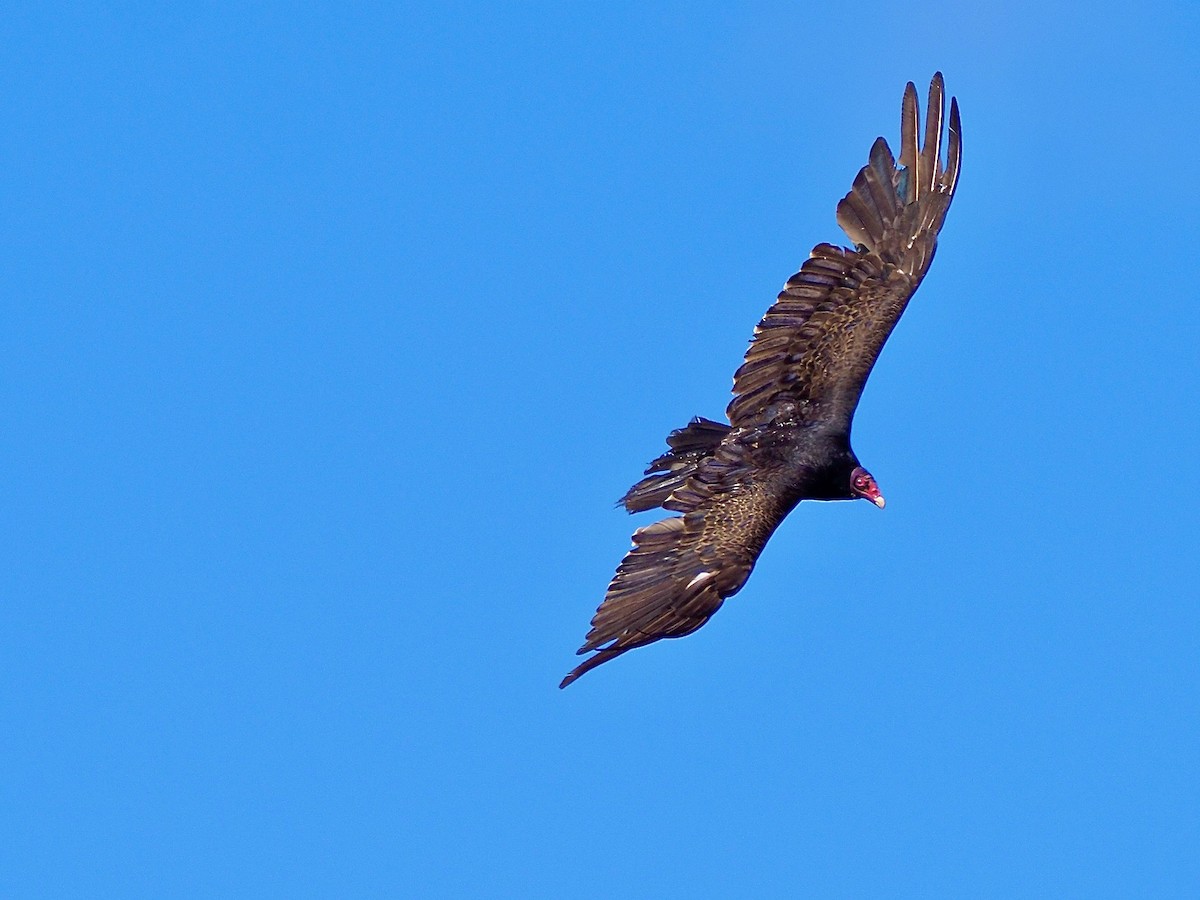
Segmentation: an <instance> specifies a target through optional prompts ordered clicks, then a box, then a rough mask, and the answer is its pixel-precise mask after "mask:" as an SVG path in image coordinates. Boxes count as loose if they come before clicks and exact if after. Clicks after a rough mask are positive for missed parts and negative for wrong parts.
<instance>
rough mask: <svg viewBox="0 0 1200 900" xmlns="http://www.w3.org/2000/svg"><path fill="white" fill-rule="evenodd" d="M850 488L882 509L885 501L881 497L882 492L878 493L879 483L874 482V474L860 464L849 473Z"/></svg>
mask: <svg viewBox="0 0 1200 900" xmlns="http://www.w3.org/2000/svg"><path fill="white" fill-rule="evenodd" d="M850 490H852V491H853V492H854V493H855V494H856V495H857V496H859V497H863V498H865V499H867V500H870V501H871V502H872V503H874V504H875V505H876V506H878V507H879V508H880V509H883V507H884V503H885V502H886V501H884V499H883V494H881V493H879V485H877V484H876V483H875V476H874V475H872V474H871V473H870V472H868V471H867V470H866V469H864V468H863V467H862V466H859V467H858V468H856V469H855V470H854V471H853V472H851V473H850Z"/></svg>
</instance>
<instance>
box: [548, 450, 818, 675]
mask: <svg viewBox="0 0 1200 900" xmlns="http://www.w3.org/2000/svg"><path fill="white" fill-rule="evenodd" d="M753 457H754V451H753V450H752V449H751V448H749V447H748V446H746V445H743V444H741V443H739V442H738V441H737V440H735V439H732V438H730V439H727V440H725V441H724V442H722V443H721V445H720V446H719V447H717V448H716V450H715V452H714V453H713V455H712V456H710V457H708V458H707V459H706V460H704V462H703V463H702V464H701V465H700V466H699V468H698V470H697V471H696V472H695V473H694V474H693V475H691V476H690V477H688V478H687V479H686V481H685V482H684V483H683V484H682V485H681V486H680V487H678V488H677V489H676V490H675V491H673V492H672V494H671V497H670V499H669V500H667V501H666V503H664V504H663V505H664V506H665V507H666V508H667V509H670V510H673V511H675V512H680V513H682V515H680V516H676V517H674V518H669V519H663V520H662V521H660V522H655V523H654V524H653V525H647V526H646V527H645V528H639V529H638V530H637V531H636V532H634V535H633V549H632V550H630V551H629V552H628V553H627V554H626V555H625V559H624V560H622V561H621V565H620V566H619V567H618V568H617V574H616V575H615V576H614V578H613V580H612V583H611V584H609V586H608V592H607V594H606V595H605V597H604V602H602V603H601V604H600V607H599V609H597V610H596V615H595V616H593V617H592V629H591V631H589V632H588V634H587V638H586V639H585V641H584V644H583V646H582V647H580V648H579V653H580V654H584V653H590V652H592V651H597V652H596V653H595V655H593V656H591V657H589V658H588V659H587V660H585V661H584V662H583V663H582V664H581V665H579V666H578V667H577V668H576V669H575V670H574V671H572V672H571V673H570V674H569V675H568V676H567V677H566V678H564V679H563V681H562V684H560V685H559V687H566V686H567V685H568V684H570V683H571V682H572V681H574V680H575V679H576V678H578V677H579V676H580V675H582V674H583V673H585V672H587V671H589V670H591V669H594V668H595V667H596V666H598V665H600V664H601V663H604V662H607V661H608V660H610V659H614V658H616V657H617V656H620V655H621V654H622V653H625V652H626V651H628V650H632V649H634V648H635V647H643V646H645V645H646V644H652V643H654V642H655V641H658V640H662V639H663V638H675V637H683V636H684V635H685V634H691V633H692V632H693V631H695V630H696V629H697V628H699V627H700V626H701V625H703V624H704V623H705V622H707V621H708V620H709V618H710V617H711V616H712V614H713V613H715V612H716V611H717V610H718V609H719V608H720V607H721V604H722V603H723V602H725V598H727V597H729V596H731V595H733V594H736V593H737V592H738V590H740V589H741V587H742V585H743V584H745V583H746V579H747V578H749V577H750V572H751V570H752V569H753V568H754V562H755V560H757V559H758V555H759V553H761V552H762V549H763V546H764V545H765V544H766V542H767V539H768V538H769V537H770V536H771V534H772V532H774V531H775V528H776V527H777V526H778V525H779V523H780V522H781V521H783V518H784V516H786V515H787V514H788V513H789V512H790V511H791V509H792V507H793V506H795V504H796V503H797V502H798V500H799V498H800V496H801V494H802V493H803V488H802V478H801V477H798V476H797V473H794V472H793V473H788V480H787V482H786V483H784V482H783V481H782V480H781V479H779V478H774V479H773V478H763V477H761V476H759V477H756V474H757V473H758V463H757V462H756V461H755V460H754V458H753Z"/></svg>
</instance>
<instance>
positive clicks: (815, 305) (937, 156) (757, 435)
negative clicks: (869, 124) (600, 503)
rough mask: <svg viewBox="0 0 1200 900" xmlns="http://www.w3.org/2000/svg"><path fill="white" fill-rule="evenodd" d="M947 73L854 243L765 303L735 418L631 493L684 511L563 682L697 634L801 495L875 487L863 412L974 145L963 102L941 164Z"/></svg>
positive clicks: (687, 433) (862, 210)
mask: <svg viewBox="0 0 1200 900" xmlns="http://www.w3.org/2000/svg"><path fill="white" fill-rule="evenodd" d="M944 106H945V100H944V88H943V85H942V75H941V73H940V72H939V73H938V74H936V75H934V77H933V82H932V83H931V84H930V86H929V107H928V111H927V112H928V119H927V121H926V123H925V134H924V141H923V143H920V144H919V143H918V137H917V135H918V131H919V129H920V121H919V116H918V110H917V91H916V88H915V87H914V86H913V84H912V82H909V84H908V86H907V87H906V88H905V91H904V100H903V103H902V104H901V118H900V159H899V164H898V165H897V161H896V160H895V159H894V158H893V157H892V152H891V150H890V149H889V148H888V145H887V141H885V140H884V139H883V138H879V139H878V140H876V141H875V144H874V146H872V147H871V154H870V161H869V162H868V164H867V165H866V166H865V167H864V168H863V169H862V171H860V172H859V173H858V177H857V178H855V179H854V187H853V189H852V190H851V191H850V193H849V194H847V195H846V197H845V199H843V200H842V201H841V202H840V203H839V204H838V208H837V220H838V225H840V226H841V227H842V230H843V231H845V232H846V234H847V235H849V237H850V239H851V240H852V241H853V242H854V244H855V247H854V249H845V248H842V247H835V246H833V245H832V244H818V245H817V246H816V247H815V248H813V251H812V255H811V256H810V258H809V259H808V260H807V261H806V262H805V263H804V265H803V266H802V267H801V268H800V271H799V272H797V273H796V274H795V275H793V276H792V277H791V278H789V279H788V282H787V285H786V286H785V287H784V289H783V292H782V293H781V294H780V295H779V297H778V299H777V300H776V301H775V305H774V306H772V307H771V308H770V309H769V310H767V314H766V315H765V316H764V317H763V319H762V321H761V322H760V323H759V324H758V327H757V328H755V329H754V338H753V340H752V341H751V342H750V348H749V350H748V351H747V352H746V359H745V362H743V363H742V366H741V368H739V369H738V370H737V372H736V374H735V375H734V378H733V400H732V401H731V402H730V404H729V406H728V408H727V410H726V414H727V415H728V417H729V422H730V424H728V425H726V424H724V423H722V422H713V421H711V420H709V419H701V418H697V419H693V420H692V422H691V423H690V424H689V425H687V426H686V427H685V428H681V429H678V430H677V431H673V432H671V434H670V436H669V437H668V438H667V444H668V446H669V447H670V449H669V450H668V451H667V452H666V453H665V454H663V455H662V456H660V457H659V458H658V459H656V460H655V461H654V462H652V463H651V464H650V467H649V468H648V469H647V470H646V477H645V478H643V479H642V480H641V481H639V482H638V483H637V484H635V485H634V486H633V487H632V488H630V489H629V492H628V493H627V494H626V495H625V496H624V497H623V498H622V500H621V502H622V503H623V504H624V505H625V507H626V508H627V509H628V510H629V511H630V512H641V511H643V510H648V509H654V508H656V507H660V506H661V507H662V508H663V509H667V510H670V511H672V512H677V513H679V514H680V515H678V516H675V517H672V518H667V519H663V520H662V521H659V522H655V523H654V524H653V525H648V526H646V527H645V528H639V529H638V530H637V531H635V532H634V534H633V549H632V550H630V551H629V553H628V554H626V556H625V558H624V559H623V560H622V561H621V565H620V566H619V567H618V568H617V574H616V576H615V577H614V578H613V580H612V583H611V584H610V585H609V586H608V593H607V594H606V595H605V597H604V602H603V603H601V604H600V607H599V609H597V610H596V615H595V616H594V617H593V618H592V629H591V631H589V632H588V634H587V638H586V640H585V641H584V644H583V646H582V647H581V648H580V649H579V653H581V654H583V653H589V652H592V651H595V653H594V655H593V656H591V657H589V658H588V659H587V660H585V661H584V662H583V663H582V664H581V665H579V666H578V667H577V668H576V669H575V670H574V671H572V672H571V673H570V674H569V675H567V677H566V678H564V679H563V681H562V684H561V685H560V687H566V686H567V685H568V684H570V683H571V682H572V681H574V680H575V679H576V678H578V677H579V676H580V675H582V674H583V673H584V672H587V671H589V670H591V669H594V668H595V667H596V666H598V665H600V664H601V663H604V662H607V661H608V660H610V659H613V658H615V657H617V656H620V655H621V654H622V653H625V652H626V651H628V650H632V649H633V648H635V647H641V646H644V645H646V644H650V643H653V642H654V641H657V640H661V639H662V638H673V637H682V636H683V635H685V634H691V633H692V632H693V631H695V630H696V629H697V628H699V627H700V626H701V625H703V624H704V623H705V622H707V621H708V620H709V618H710V617H711V616H712V614H713V613H715V612H716V611H717V610H718V609H719V608H720V607H721V604H722V603H724V602H725V598H727V597H730V596H732V595H733V594H736V593H737V592H738V591H739V590H740V589H741V587H742V585H743V584H745V583H746V579H747V578H749V577H750V572H751V570H752V569H753V568H754V563H755V560H757V559H758V555H759V553H761V552H762V549H763V547H764V546H765V545H766V543H767V540H768V538H770V536H771V534H772V533H773V532H774V531H775V529H776V528H777V527H778V526H779V523H780V522H782V521H783V519H784V517H785V516H787V514H788V513H789V512H791V511H792V509H794V508H795V506H796V504H797V503H799V502H800V501H801V500H851V499H856V498H859V497H861V498H865V499H868V500H871V501H872V502H874V503H875V504H876V505H877V506H880V507H882V506H883V497H882V496H881V495H880V493H879V488H878V487H877V486H876V484H875V479H874V478H872V477H871V475H870V474H869V473H868V472H867V471H866V470H865V469H864V468H863V467H862V466H861V465H860V464H859V461H858V458H857V457H856V456H855V455H854V451H853V450H852V449H851V448H850V426H851V422H852V421H853V418H854V410H855V407H856V406H857V405H858V399H859V396H860V395H861V393H862V389H863V385H864V384H866V381H867V376H868V375H869V374H870V373H871V367H872V366H873V365H874V364H875V360H876V358H877V357H878V356H879V351H880V350H881V349H882V348H883V344H884V342H885V341H886V340H887V338H888V335H889V334H891V332H892V329H893V328H894V327H895V325H896V322H897V321H898V320H899V318H900V315H901V313H903V312H904V308H905V306H906V305H907V304H908V301H909V298H910V297H912V295H913V292H914V291H915V290H916V289H917V286H918V285H920V283H921V279H922V278H924V277H925V272H926V270H927V269H928V268H929V264H930V262H931V261H932V260H933V254H934V251H935V250H936V248H937V236H938V231H939V230H940V229H941V227H942V220H943V218H944V217H945V215H946V210H947V209H948V208H949V206H950V201H951V198H952V197H953V196H954V187H955V184H956V183H957V181H958V171H959V163H960V160H961V156H962V139H961V129H960V126H959V118H958V103H957V102H956V101H955V100H954V99H951V101H950V127H949V141H948V146H947V151H946V162H945V165H943V164H942V160H941V140H942V115H943V110H944Z"/></svg>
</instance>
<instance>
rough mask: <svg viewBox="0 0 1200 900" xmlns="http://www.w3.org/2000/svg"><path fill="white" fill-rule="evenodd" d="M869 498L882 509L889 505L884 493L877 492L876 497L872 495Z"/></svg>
mask: <svg viewBox="0 0 1200 900" xmlns="http://www.w3.org/2000/svg"><path fill="white" fill-rule="evenodd" d="M868 499H870V501H871V502H872V503H874V504H875V505H876V506H878V507H879V508H880V509H883V508H884V507H885V506H887V501H886V500H884V499H883V494H876V495H875V496H874V497H870V498H868Z"/></svg>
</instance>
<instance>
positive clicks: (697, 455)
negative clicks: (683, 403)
mask: <svg viewBox="0 0 1200 900" xmlns="http://www.w3.org/2000/svg"><path fill="white" fill-rule="evenodd" d="M729 431H730V426H729V425H726V424H724V423H723V422H714V421H713V420H712V419H705V418H703V417H702V416H697V417H696V418H694V419H692V421H691V422H689V423H688V424H687V425H686V426H685V427H683V428H677V429H675V430H674V431H672V432H671V433H670V434H669V435H668V436H667V445H668V446H669V447H670V448H671V449H670V450H668V451H667V452H666V453H664V454H663V455H662V456H660V457H659V458H658V459H656V460H654V462H652V463H650V467H649V468H648V469H646V476H647V477H645V478H643V479H642V480H641V481H639V482H638V483H637V484H635V485H634V486H633V487H631V488H630V489H629V490H628V491H627V492H626V494H625V496H624V497H622V498H621V499H620V501H619V502H620V503H621V504H622V505H623V506H624V507H625V508H626V509H627V510H629V511H630V512H631V513H633V512H644V511H645V510H648V509H654V508H655V507H657V506H662V505H663V504H664V503H665V502H666V501H667V498H668V497H670V496H671V493H672V492H673V491H674V490H675V489H676V488H678V487H682V486H683V483H684V482H685V481H687V479H688V478H689V477H690V476H691V475H693V474H694V473H695V471H696V469H697V467H699V465H700V463H701V462H703V461H704V460H705V459H706V458H708V457H709V456H711V455H712V454H713V452H714V451H715V450H716V449H717V447H718V446H719V445H720V443H721V441H722V440H723V439H724V438H725V435H727V434H729Z"/></svg>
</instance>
